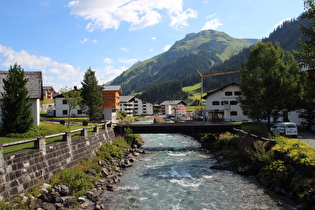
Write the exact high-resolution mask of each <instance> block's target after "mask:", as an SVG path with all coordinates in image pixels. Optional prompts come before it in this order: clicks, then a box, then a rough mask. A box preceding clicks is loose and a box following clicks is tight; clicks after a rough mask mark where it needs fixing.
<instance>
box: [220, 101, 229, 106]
mask: <svg viewBox="0 0 315 210" xmlns="http://www.w3.org/2000/svg"><path fill="white" fill-rule="evenodd" d="M228 104H229V102H228V101H221V105H228Z"/></svg>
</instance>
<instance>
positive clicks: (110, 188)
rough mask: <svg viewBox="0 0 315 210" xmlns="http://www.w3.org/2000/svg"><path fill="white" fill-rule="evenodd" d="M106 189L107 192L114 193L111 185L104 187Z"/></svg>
mask: <svg viewBox="0 0 315 210" xmlns="http://www.w3.org/2000/svg"><path fill="white" fill-rule="evenodd" d="M106 189H107V190H108V191H114V187H113V185H106Z"/></svg>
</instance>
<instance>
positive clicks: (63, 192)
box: [53, 184, 69, 196]
mask: <svg viewBox="0 0 315 210" xmlns="http://www.w3.org/2000/svg"><path fill="white" fill-rule="evenodd" d="M53 189H55V190H56V191H57V192H58V193H59V194H60V195H61V196H66V195H69V187H67V186H66V185H62V184H55V185H54V187H53Z"/></svg>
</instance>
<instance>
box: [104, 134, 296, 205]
mask: <svg viewBox="0 0 315 210" xmlns="http://www.w3.org/2000/svg"><path fill="white" fill-rule="evenodd" d="M141 136H142V138H143V140H144V141H145V145H144V146H143V148H145V149H146V150H148V151H149V154H144V155H142V156H141V157H140V159H139V160H137V161H136V162H135V164H134V166H132V167H130V168H128V169H127V170H126V171H125V172H124V175H123V176H122V177H121V182H120V183H119V184H117V185H115V191H114V192H108V195H106V196H108V197H109V200H111V201H110V202H108V204H107V208H108V209H145V210H149V209H158V210H159V209H163V210H164V209H172V210H176V209H183V210H189V209H193V210H198V209H295V208H293V207H292V206H290V205H289V204H287V203H285V202H284V201H280V200H279V198H277V197H274V196H271V195H269V194H267V193H266V192H268V191H266V189H264V188H262V187H260V186H258V185H257V184H256V183H255V182H254V181H252V180H250V179H248V177H243V176H240V175H237V174H234V173H232V172H230V171H219V170H212V169H210V166H211V165H213V164H214V163H215V160H214V159H212V158H211V156H209V155H208V154H205V153H202V152H201V151H200V150H199V149H200V145H199V143H198V142H196V141H194V140H193V139H192V138H191V137H188V136H184V135H181V134H141Z"/></svg>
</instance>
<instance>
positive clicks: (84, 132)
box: [81, 128, 88, 138]
mask: <svg viewBox="0 0 315 210" xmlns="http://www.w3.org/2000/svg"><path fill="white" fill-rule="evenodd" d="M87 133H88V129H87V128H83V130H82V131H81V136H84V138H87Z"/></svg>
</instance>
